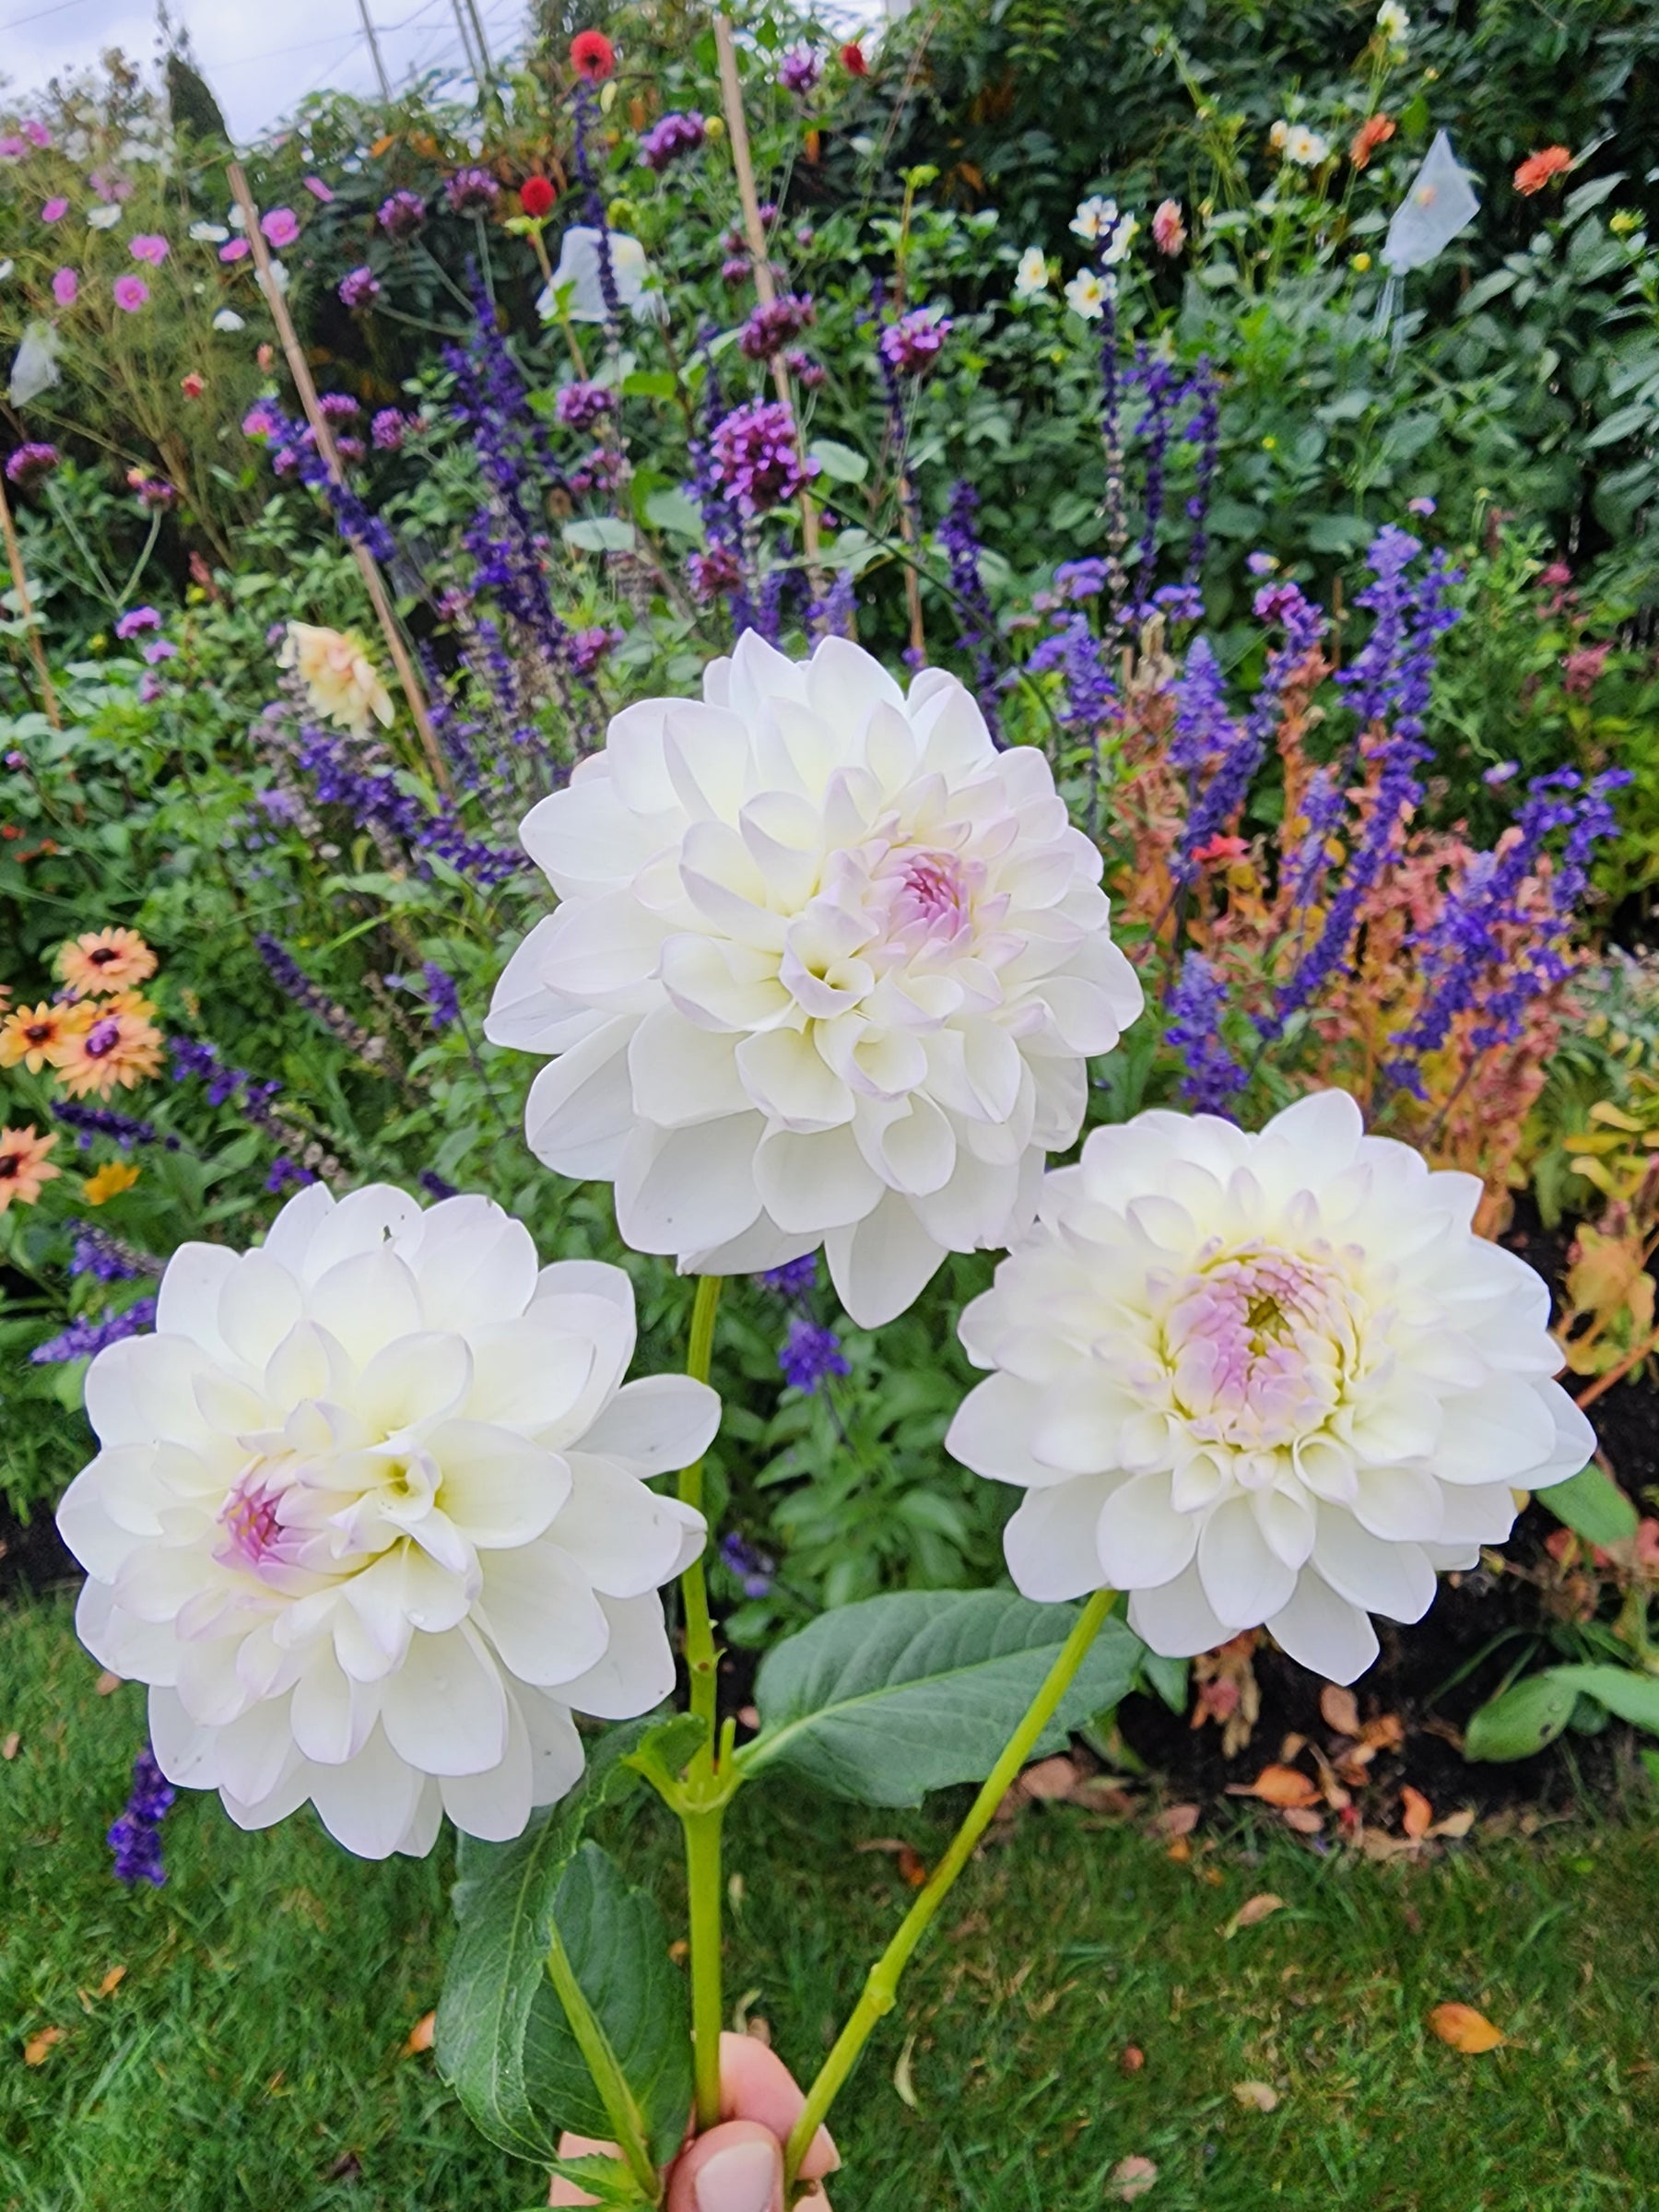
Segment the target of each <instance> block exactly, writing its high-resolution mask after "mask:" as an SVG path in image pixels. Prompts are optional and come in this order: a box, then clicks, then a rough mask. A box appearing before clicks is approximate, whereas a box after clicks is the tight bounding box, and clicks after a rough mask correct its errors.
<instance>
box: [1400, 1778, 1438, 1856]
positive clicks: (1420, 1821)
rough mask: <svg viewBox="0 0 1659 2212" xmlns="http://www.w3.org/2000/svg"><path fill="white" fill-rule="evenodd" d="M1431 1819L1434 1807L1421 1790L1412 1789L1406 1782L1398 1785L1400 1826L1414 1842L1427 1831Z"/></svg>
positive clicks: (1430, 1824) (1432, 1819)
mask: <svg viewBox="0 0 1659 2212" xmlns="http://www.w3.org/2000/svg"><path fill="white" fill-rule="evenodd" d="M1433 1821H1434V1807H1433V1806H1431V1805H1430V1802H1429V1800H1428V1798H1427V1797H1425V1796H1424V1794H1423V1793H1422V1791H1421V1790H1414V1789H1413V1788H1412V1786H1411V1784H1410V1783H1408V1782H1407V1783H1402V1784H1401V1785H1400V1826H1401V1827H1402V1828H1403V1829H1404V1830H1406V1834H1407V1835H1408V1836H1409V1837H1410V1838H1411V1840H1412V1841H1413V1842H1414V1843H1417V1842H1420V1841H1421V1840H1422V1838H1423V1837H1424V1836H1426V1835H1427V1834H1428V1833H1429V1830H1430V1827H1431V1826H1432V1825H1433Z"/></svg>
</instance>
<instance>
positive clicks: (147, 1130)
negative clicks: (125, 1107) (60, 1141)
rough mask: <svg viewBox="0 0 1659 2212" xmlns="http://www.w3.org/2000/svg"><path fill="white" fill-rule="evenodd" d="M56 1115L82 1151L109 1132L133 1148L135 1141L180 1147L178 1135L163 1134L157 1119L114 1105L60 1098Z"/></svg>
mask: <svg viewBox="0 0 1659 2212" xmlns="http://www.w3.org/2000/svg"><path fill="white" fill-rule="evenodd" d="M52 1114H53V1120H54V1121H59V1122H62V1123H63V1124H64V1126H65V1129H73V1130H74V1131H75V1132H76V1136H77V1138H78V1140H79V1144H80V1148H81V1150H82V1151H83V1152H85V1151H88V1150H89V1149H90V1147H91V1144H92V1139H93V1138H94V1137H95V1136H107V1137H110V1138H112V1140H113V1141H114V1142H115V1143H116V1144H117V1145H119V1146H120V1147H121V1149H122V1150H123V1151H124V1152H130V1151H131V1150H132V1149H133V1147H135V1145H154V1144H159V1145H161V1146H162V1147H164V1148H165V1149H166V1150H167V1151H169V1152H176V1151H178V1150H179V1139H178V1138H177V1137H176V1136H163V1135H161V1132H160V1131H159V1129H158V1128H157V1126H156V1124H155V1123H154V1122H145V1121H140V1120H139V1119H138V1118H137V1116H136V1115H135V1114H131V1113H117V1112H115V1110H114V1108H113V1107H111V1106H82V1105H78V1104H76V1102H75V1101H74V1100H66V1099H65V1100H54V1101H53V1108H52Z"/></svg>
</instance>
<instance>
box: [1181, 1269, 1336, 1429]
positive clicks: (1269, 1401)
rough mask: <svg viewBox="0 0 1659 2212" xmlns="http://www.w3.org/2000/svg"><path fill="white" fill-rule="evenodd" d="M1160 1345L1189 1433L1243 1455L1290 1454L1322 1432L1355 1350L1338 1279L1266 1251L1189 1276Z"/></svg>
mask: <svg viewBox="0 0 1659 2212" xmlns="http://www.w3.org/2000/svg"><path fill="white" fill-rule="evenodd" d="M1164 1338H1165V1348H1166V1355H1167V1357H1168V1359H1169V1360H1170V1363H1171V1382H1172V1386H1173V1390H1174V1395H1175V1398H1176V1400H1177V1402H1178V1406H1179V1407H1180V1409H1181V1411H1182V1413H1183V1414H1184V1416H1185V1418H1186V1422H1187V1427H1188V1430H1189V1432H1190V1433H1191V1434H1192V1435H1193V1436H1194V1437H1195V1438H1196V1439H1197V1440H1198V1441H1201V1442H1206V1443H1219V1444H1231V1445H1235V1446H1240V1447H1242V1448H1244V1449H1246V1450H1250V1449H1262V1448H1265V1449H1272V1448H1274V1447H1276V1446H1277V1447H1282V1446H1285V1445H1288V1444H1291V1443H1294V1442H1295V1441H1297V1440H1298V1439H1299V1438H1301V1437H1305V1436H1307V1435H1309V1434H1311V1433H1312V1431H1313V1430H1316V1429H1319V1428H1321V1427H1322V1426H1323V1425H1324V1422H1325V1420H1326V1419H1327V1418H1329V1416H1330V1414H1331V1412H1332V1410H1333V1409H1334V1407H1335V1405H1336V1403H1337V1400H1338V1398H1339V1397H1340V1395H1341V1390H1342V1382H1343V1378H1344V1374H1345V1371H1347V1368H1348V1366H1349V1364H1350V1360H1351V1355H1352V1351H1353V1348H1354V1330H1353V1322H1352V1318H1351V1315H1350V1313H1349V1311H1348V1306H1347V1299H1346V1298H1345V1296H1344V1294H1343V1290H1342V1287H1341V1285H1340V1283H1339V1282H1338V1281H1337V1279H1336V1278H1335V1277H1334V1276H1333V1275H1332V1274H1330V1273H1329V1272H1328V1271H1327V1270H1326V1269H1325V1268H1324V1267H1323V1266H1321V1265H1319V1264H1318V1263H1316V1262H1313V1261H1310V1260H1307V1259H1303V1258H1301V1257H1300V1256H1298V1255H1295V1254H1293V1253H1285V1252H1279V1251H1276V1250H1273V1249H1271V1248H1269V1249H1266V1250H1257V1251H1245V1252H1242V1253H1233V1254H1231V1255H1230V1256H1229V1257H1228V1258H1226V1259H1216V1260H1213V1261H1211V1262H1210V1263H1209V1265H1206V1266H1204V1267H1201V1268H1200V1269H1199V1270H1197V1271H1196V1272H1195V1273H1194V1274H1193V1275H1192V1276H1190V1277H1188V1278H1187V1280H1186V1281H1185V1282H1184V1283H1183V1284H1182V1286H1181V1288H1180V1289H1179V1290H1178V1292H1177V1295H1176V1299H1175V1302H1174V1304H1173V1306H1172V1307H1171V1310H1170V1313H1169V1317H1168V1319H1167V1321H1166V1323H1165V1325H1164Z"/></svg>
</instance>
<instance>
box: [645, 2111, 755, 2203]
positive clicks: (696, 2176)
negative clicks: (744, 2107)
mask: <svg viewBox="0 0 1659 2212" xmlns="http://www.w3.org/2000/svg"><path fill="white" fill-rule="evenodd" d="M667 2212H783V2147H782V2144H781V2143H780V2142H779V2141H778V2138H777V2136H774V2135H773V2134H772V2133H771V2129H770V2128H765V2127H762V2126H761V2125H760V2124H759V2121H757V2120H725V2121H723V2122H722V2123H721V2124H720V2125H719V2126H718V2127H712V2128H711V2129H710V2130H709V2132H708V2134H707V2135H706V2136H699V2137H698V2138H697V2141H696V2142H695V2143H693V2144H692V2146H691V2147H690V2149H689V2150H688V2151H687V2152H686V2154H685V2156H684V2157H683V2158H682V2159H679V2160H678V2161H677V2164H676V2166H675V2169H674V2179H673V2180H672V2181H671V2182H670V2183H669V2184H668V2208H667Z"/></svg>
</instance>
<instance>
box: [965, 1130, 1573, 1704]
mask: <svg viewBox="0 0 1659 2212" xmlns="http://www.w3.org/2000/svg"><path fill="white" fill-rule="evenodd" d="M1479 1196H1480V1184H1479V1183H1478V1182H1477V1180H1476V1179H1475V1178H1474V1177H1473V1176H1469V1175H1456V1174H1445V1173H1431V1172H1430V1170H1429V1168H1428V1166H1427V1165H1426V1164H1425V1162H1424V1161H1423V1159H1421V1158H1420V1156H1419V1155H1418V1153H1416V1152H1414V1151H1412V1150H1411V1149H1410V1147H1408V1146H1406V1145H1401V1144H1394V1143H1393V1142H1391V1141H1389V1140H1388V1139H1386V1138H1382V1137H1374V1136H1367V1135H1365V1133H1364V1125H1363V1124H1362V1122H1361V1120H1360V1116H1359V1108H1358V1107H1357V1106H1356V1105H1355V1104H1354V1102H1353V1100H1351V1099H1349V1098H1347V1097H1346V1096H1345V1095H1344V1094H1343V1093H1342V1092H1340V1091H1325V1092H1322V1093H1319V1094H1316V1095H1315V1096H1313V1097H1312V1098H1306V1099H1302V1100H1299V1101H1298V1102H1297V1103H1296V1104H1295V1105H1294V1106H1290V1107H1288V1108H1287V1109H1286V1111H1285V1112H1283V1113H1280V1114H1278V1115H1277V1116H1276V1117H1275V1118H1274V1120H1273V1121H1271V1122H1270V1123H1269V1124H1267V1126H1266V1128H1265V1129H1264V1130H1263V1131H1262V1132H1261V1134H1260V1135H1254V1136H1251V1135H1246V1134H1245V1133H1244V1132H1243V1131H1242V1130H1241V1129H1236V1128H1234V1127H1233V1125H1232V1124H1231V1123H1230V1122H1225V1121H1221V1120H1218V1119H1216V1118H1213V1117H1212V1116H1209V1115H1207V1114H1205V1115H1199V1116H1197V1117H1195V1118H1189V1117H1187V1116H1185V1115H1183V1114H1179V1113H1167V1112H1153V1113H1143V1114H1141V1115H1139V1116H1138V1117H1137V1118H1136V1119H1135V1121H1132V1122H1130V1123H1127V1124H1124V1126H1123V1127H1121V1128H1109V1129H1097V1130H1096V1131H1095V1133H1094V1134H1093V1135H1092V1136H1090V1137H1089V1139H1088V1143H1087V1144H1086V1145H1085V1146H1084V1147H1083V1156H1082V1159H1081V1161H1080V1162H1079V1164H1078V1165H1077V1167H1075V1168H1065V1169H1063V1170H1061V1171H1059V1172H1057V1173H1055V1174H1052V1175H1050V1176H1048V1177H1047V1179H1046V1180H1045V1182H1044V1185H1043V1192H1042V1199H1041V1207H1040V1211H1039V1220H1038V1224H1037V1227H1036V1228H1035V1229H1034V1230H1032V1232H1031V1234H1030V1237H1029V1238H1028V1239H1027V1240H1026V1241H1025V1242H1024V1243H1023V1244H1021V1245H1020V1246H1019V1247H1018V1249H1017V1250H1016V1251H1015V1252H1014V1253H1012V1254H1011V1255H1010V1256H1009V1257H1008V1258H1007V1259H1006V1260H1005V1261H1004V1262H1003V1264H1002V1265H1001V1266H1000V1267H999V1268H998V1269H997V1272H996V1280H995V1283H994V1287H993V1288H991V1289H990V1290H988V1291H986V1292H985V1294H984V1295H983V1297H982V1298H978V1299H976V1300H974V1301H973V1303H972V1304H971V1306H969V1307H968V1309H967V1311H966V1312H964V1313H963V1315H962V1319H961V1324H960V1329H961V1337H962V1342H963V1343H964V1344H965V1345H966V1347H968V1353H969V1356H970V1358H971V1359H973V1360H974V1361H975V1363H976V1364H977V1365H979V1366H981V1367H988V1368H994V1370H996V1372H995V1373H994V1374H993V1375H992V1376H991V1377H990V1378H989V1380H988V1381H986V1382H981V1383H980V1384H978V1385H977V1387H976V1388H975V1389H974V1390H972V1391H971V1393H970V1394H969V1395H968V1397H967V1398H966V1399H965V1400H964V1401H963V1404H962V1406H961V1407H960V1409H959V1412H958V1414H957V1417H956V1420H955V1422H954V1423H953V1425H952V1427H951V1430H950V1434H949V1437H948V1439H947V1443H948V1446H949V1449H950V1450H951V1451H952V1452H953V1453H955V1454H956V1456H957V1457H958V1458H959V1459H960V1460H962V1461H963V1462H964V1463H965V1464H966V1465H968V1466H971V1467H972V1468H973V1469H974V1470H975V1471H976V1472H977V1473H979V1474H981V1475H986V1476H989V1477H993V1478H994V1480H996V1481H999V1482H1011V1483H1018V1484H1019V1485H1020V1486H1021V1487H1022V1488H1024V1489H1025V1490H1026V1492H1027V1496H1026V1499H1025V1500H1024V1502H1023V1503H1022V1504H1021V1506H1020V1507H1019V1510H1018V1512H1016V1513H1015V1515H1014V1517H1013V1519H1012V1520H1011V1521H1010V1522H1009V1524H1008V1526H1007V1530H1006V1538H1005V1542H1006V1551H1007V1559H1008V1566H1009V1569H1010V1571H1011V1572H1012V1574H1013V1576H1014V1580H1015V1582H1016V1583H1018V1585H1019V1587H1020V1589H1021V1590H1022V1591H1024V1593H1025V1594H1026V1595H1027V1596H1028V1597H1035V1598H1041V1599H1058V1598H1071V1597H1077V1596H1079V1595H1081V1594H1082V1593H1083V1592H1084V1591H1087V1590H1092V1589H1095V1588H1099V1587H1109V1588H1115V1589H1121V1590H1125V1591H1127V1592H1128V1593H1129V1618H1130V1621H1131V1624H1132V1625H1133V1626H1134V1628H1135V1630H1136V1631H1137V1632H1138V1633H1139V1634H1140V1635H1141V1636H1142V1637H1144V1638H1145V1639H1146V1641H1147V1642H1148V1643H1149V1644H1150V1645H1151V1646H1152V1647H1153V1649H1154V1650H1155V1651H1159V1652H1162V1653H1168V1654H1170V1655H1171V1656H1177V1655H1179V1656H1186V1655H1188V1654H1191V1653H1195V1652H1203V1651H1208V1650H1211V1649H1213V1648H1214V1647H1215V1646H1216V1645H1217V1644H1219V1643H1222V1642H1224V1641H1226V1640H1227V1639H1228V1638H1229V1637H1230V1636H1234V1635H1237V1634H1238V1633H1239V1631H1240V1630H1243V1629H1253V1628H1258V1627H1261V1626H1264V1625H1265V1627H1267V1628H1268V1629H1270V1630H1272V1632H1273V1634H1274V1636H1275V1637H1276V1638H1277V1641H1279V1643H1280V1644H1282V1645H1283V1647H1284V1648H1285V1650H1286V1651H1288V1653H1290V1654H1291V1656H1292V1657H1293V1658H1296V1659H1299V1660H1300V1661H1301V1662H1302V1663H1303V1664H1304V1665H1308V1666H1310V1667H1313V1668H1315V1669H1317V1670H1318V1671H1319V1672H1320V1673H1322V1674H1324V1675H1325V1676H1327V1677H1329V1678H1330V1679H1331V1680H1332V1681H1335V1682H1350V1681H1352V1680H1353V1679H1354V1677H1355V1676H1357V1675H1359V1674H1361V1673H1363V1672H1364V1670H1365V1668H1366V1667H1367V1666H1369V1665H1371V1660H1372V1659H1373V1658H1374V1657H1375V1656H1376V1653H1377V1639H1376V1635H1375V1633H1374V1631H1373V1630H1372V1628H1371V1621H1370V1619H1369V1618H1368V1616H1369V1615H1370V1614H1372V1613H1380V1614H1383V1615H1385V1616H1386V1617H1388V1618H1390V1619H1394V1620H1416V1619H1418V1618H1419V1617H1420V1616H1421V1615H1422V1614H1423V1613H1424V1612H1425V1611H1426V1610H1427V1608H1428V1606H1429V1604H1430V1600H1431V1599H1432V1597H1433V1595H1434V1586H1435V1572H1436V1570H1437V1569H1440V1568H1453V1567H1470V1566H1473V1565H1474V1564H1475V1562H1476V1560H1477V1558H1478V1556H1479V1547H1480V1546H1481V1545H1483V1544H1490V1543H1497V1542H1500V1541H1501V1540H1502V1538H1503V1537H1505V1536H1506V1535H1508V1534H1509V1531H1510V1527H1511V1524H1512V1522H1513V1520H1514V1517H1515V1498H1514V1491H1515V1489H1516V1488H1523V1489H1529V1490H1532V1489H1541V1488H1544V1487H1545V1486H1546V1485H1547V1484H1548V1483H1553V1482H1560V1481H1563V1480H1565V1479H1566V1478H1567V1477H1570V1476H1572V1475H1576V1474H1577V1473H1578V1472H1579V1470H1580V1469H1581V1468H1582V1467H1583V1466H1584V1465H1585V1464H1586V1463H1587V1462H1588V1460H1589V1459H1590V1457H1591V1454H1592V1453H1593V1452H1594V1448H1595V1439H1594V1433H1593V1431H1592V1430H1591V1428H1590V1424H1589V1422H1588V1421H1587V1420H1586V1419H1585V1418H1584V1417H1583V1414H1582V1413H1581V1412H1580V1411H1579V1409H1578V1407H1577V1406H1574V1404H1573V1403H1572V1401H1571V1398H1569V1397H1568V1395H1567V1394H1566V1392H1565V1391H1563V1390H1562V1389H1561V1388H1560V1386H1559V1384H1558V1383H1557V1382H1554V1381H1552V1380H1551V1378H1552V1376H1553V1375H1554V1373H1555V1371H1556V1370H1557V1369H1558V1368H1559V1365H1560V1351H1559V1347H1558V1346H1557V1345H1556V1344H1555V1342H1554V1341H1553V1339H1552V1338H1551V1337H1550V1335H1549V1293H1548V1291H1547V1288H1546V1287H1545V1285H1544V1283H1543V1282H1542V1281H1541V1280H1540V1278H1539V1277H1537V1276H1536V1275H1535V1274H1534V1272H1533V1270H1532V1269H1531V1268H1530V1267H1528V1266H1527V1265H1525V1264H1524V1262H1523V1261H1521V1260H1518V1259H1517V1258H1515V1256H1514V1255H1513V1254H1512V1253H1508V1252H1504V1251H1503V1250H1501V1249H1500V1247H1499V1246H1498V1245H1495V1244H1489V1243H1487V1242H1486V1241H1484V1240H1482V1239H1481V1238H1479V1237H1477V1236H1476V1235H1475V1234H1474V1231H1473V1230H1472V1229H1471V1227H1470V1222H1471V1219H1472V1218H1473V1214H1474V1209H1475V1206H1476V1203H1477V1200H1478V1198H1479Z"/></svg>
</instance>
